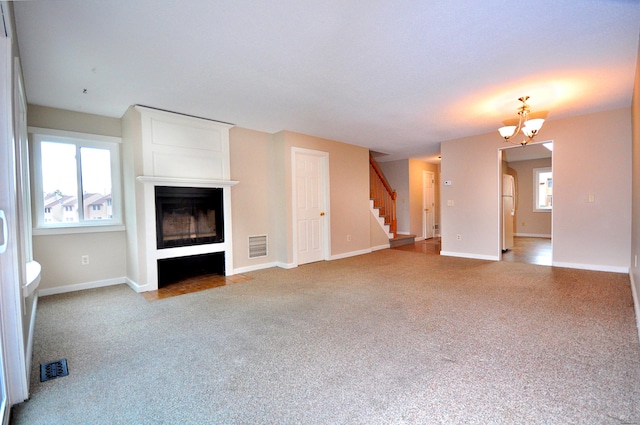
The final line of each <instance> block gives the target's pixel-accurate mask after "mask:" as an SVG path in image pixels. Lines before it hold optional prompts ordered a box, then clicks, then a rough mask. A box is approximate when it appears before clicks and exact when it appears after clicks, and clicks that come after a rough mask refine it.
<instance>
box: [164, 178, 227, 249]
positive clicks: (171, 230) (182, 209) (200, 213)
mask: <svg viewBox="0 0 640 425" xmlns="http://www.w3.org/2000/svg"><path fill="white" fill-rule="evenodd" d="M155 197H156V235H157V247H158V249H164V248H174V247H183V246H191V245H202V244H211V243H221V242H224V213H223V190H222V188H208V187H179V186H156V188H155Z"/></svg>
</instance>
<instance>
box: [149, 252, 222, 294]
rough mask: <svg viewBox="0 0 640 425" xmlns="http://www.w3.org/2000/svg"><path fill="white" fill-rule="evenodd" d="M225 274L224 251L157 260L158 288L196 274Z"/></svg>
mask: <svg viewBox="0 0 640 425" xmlns="http://www.w3.org/2000/svg"><path fill="white" fill-rule="evenodd" d="M212 274H216V275H221V276H224V275H225V270H224V252H213V253H209V254H200V255H190V256H186V257H175V258H166V259H161V260H158V288H162V287H164V286H167V285H169V284H172V283H176V282H180V281H183V280H185V279H189V278H192V277H197V276H206V275H212Z"/></svg>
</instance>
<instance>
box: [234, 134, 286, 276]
mask: <svg viewBox="0 0 640 425" xmlns="http://www.w3.org/2000/svg"><path fill="white" fill-rule="evenodd" d="M229 152H230V156H231V180H237V181H239V182H240V183H238V184H237V185H236V186H233V187H232V188H231V205H232V219H233V221H232V223H233V262H234V268H236V269H238V268H245V267H253V266H256V265H259V264H265V263H273V262H275V261H276V260H277V251H278V244H277V243H276V242H277V233H276V227H275V226H274V222H275V217H276V216H277V210H278V205H279V204H280V203H279V202H277V201H276V199H275V198H274V196H273V193H272V192H271V189H272V188H273V187H274V186H276V176H275V169H274V160H275V149H274V141H273V137H272V136H271V135H270V134H267V133H263V132H260V131H253V130H248V129H246V128H241V127H233V128H232V129H231V130H230V132H229ZM257 235H267V243H268V252H267V257H262V258H254V259H250V258H249V247H248V242H249V239H248V238H249V236H257Z"/></svg>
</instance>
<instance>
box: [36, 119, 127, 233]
mask: <svg viewBox="0 0 640 425" xmlns="http://www.w3.org/2000/svg"><path fill="white" fill-rule="evenodd" d="M29 139H30V142H31V148H32V149H31V151H32V152H33V156H32V158H31V164H30V165H31V170H32V176H33V183H32V186H33V189H34V190H33V204H34V206H35V208H33V211H34V220H33V221H34V229H33V234H34V235H47V234H61V233H85V232H105V231H120V230H124V224H123V210H124V208H123V205H122V183H121V182H122V177H121V176H122V175H121V170H120V166H121V163H120V146H121V145H122V139H121V138H120V137H114V136H103V135H98V134H88V133H79V132H73V131H64V130H54V129H46V128H38V127H29ZM42 142H55V143H66V144H70V145H74V146H75V147H76V150H78V149H79V148H83V147H86V148H98V149H107V150H109V152H110V159H111V198H112V200H113V202H112V212H113V218H111V219H103V220H87V219H83V220H82V221H79V222H72V223H65V222H47V221H45V211H44V210H45V207H44V199H43V184H42V183H43V182H42V152H41V143H42ZM76 164H77V166H78V171H79V172H78V175H77V180H78V191H80V187H81V186H80V184H81V179H82V176H81V173H80V163H79V162H77V163H76ZM79 202H80V203H81V202H82V201H81V200H80V201H79ZM79 218H80V217H79Z"/></svg>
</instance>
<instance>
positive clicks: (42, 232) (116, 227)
mask: <svg viewBox="0 0 640 425" xmlns="http://www.w3.org/2000/svg"><path fill="white" fill-rule="evenodd" d="M124 230H125V227H124V224H106V225H104V224H103V225H101V226H75V227H35V228H34V229H33V236H48V235H71V234H76V233H103V232H123V231H124Z"/></svg>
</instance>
